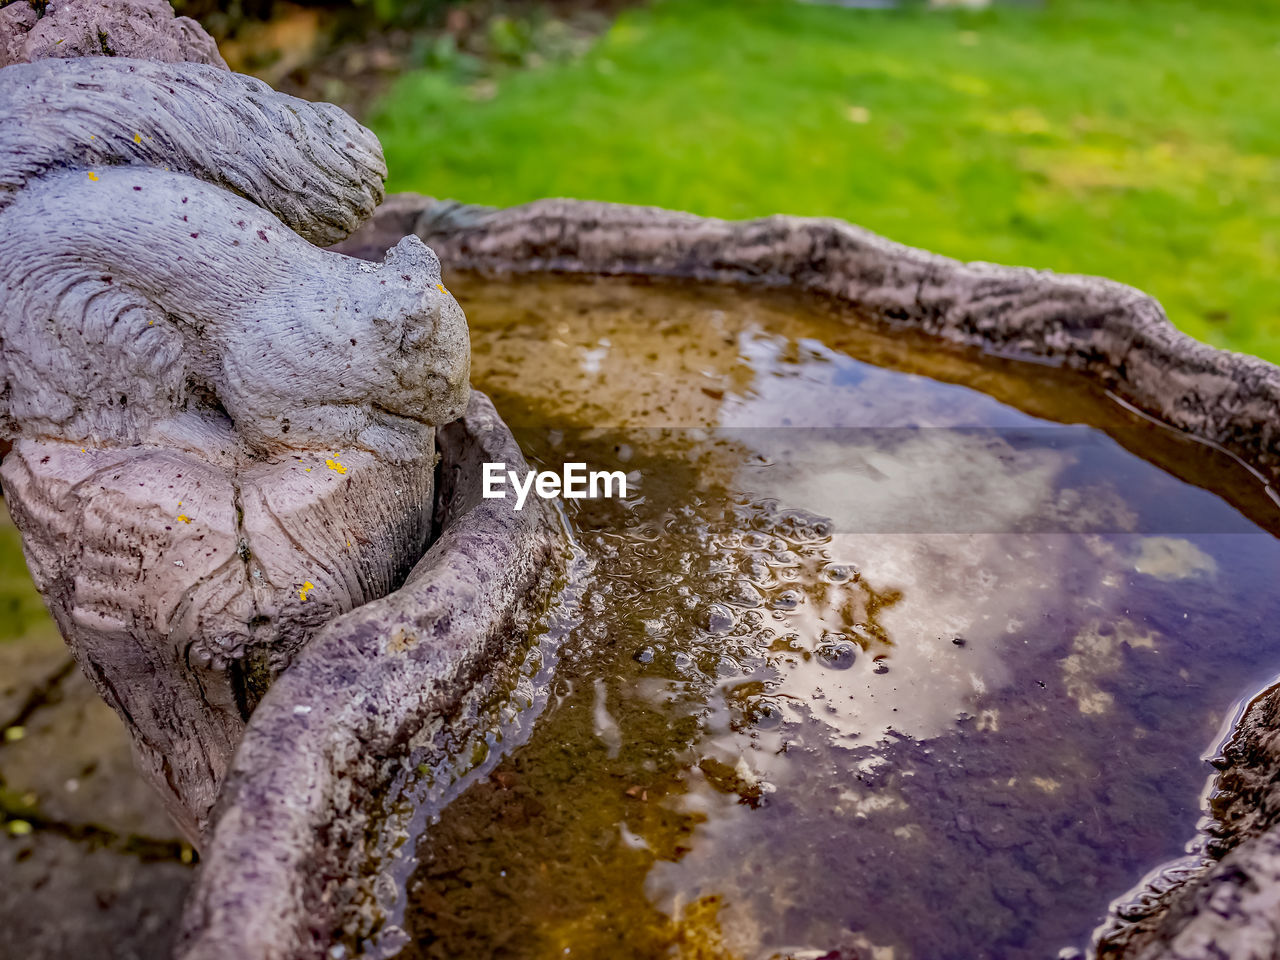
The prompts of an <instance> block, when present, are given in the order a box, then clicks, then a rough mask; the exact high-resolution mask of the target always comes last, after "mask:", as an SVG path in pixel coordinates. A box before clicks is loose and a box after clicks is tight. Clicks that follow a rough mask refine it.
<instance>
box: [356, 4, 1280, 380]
mask: <svg viewBox="0 0 1280 960" xmlns="http://www.w3.org/2000/svg"><path fill="white" fill-rule="evenodd" d="M369 122H370V123H371V125H372V126H373V128H374V129H375V131H376V132H377V133H378V135H379V136H380V137H381V138H382V142H383V144H384V146H385V148H386V152H387V160H388V164H389V166H390V169H391V183H390V187H391V189H393V190H417V191H421V192H424V193H431V194H434V195H436V196H446V197H455V198H457V199H460V200H466V201H471V202H476V203H489V204H499V205H506V204H514V203H521V202H524V201H528V200H532V199H536V198H538V197H546V196H572V197H582V198H590V199H600V200H613V201H622V202H628V203H648V204H658V205H661V206H665V207H672V208H678V209H683V210H691V211H693V212H696V213H701V214H707V215H713V216H720V217H729V218H742V217H753V216H760V215H765V214H771V213H793V214H804V215H821V216H836V217H842V218H845V219H848V220H851V221H853V222H855V223H858V224H861V225H863V226H865V227H869V228H871V229H873V230H875V231H877V232H879V233H882V234H885V235H886V236H888V237H891V238H893V239H895V240H900V241H903V242H905V243H910V244H913V245H917V246H921V247H926V248H928V249H931V250H935V251H937V252H940V253H945V254H948V255H951V256H954V257H960V258H963V259H981V260H993V261H999V262H1004V263H1018V264H1027V265H1031V266H1036V267H1049V268H1053V269H1056V270H1061V271H1068V272H1081V273H1097V274H1104V275H1107V276H1110V277H1114V278H1116V279H1118V280H1122V281H1125V282H1127V283H1131V284H1133V285H1135V286H1137V287H1141V288H1142V289H1144V290H1146V291H1148V292H1150V293H1152V294H1154V295H1155V296H1157V297H1158V298H1159V299H1160V300H1161V301H1162V302H1163V303H1164V305H1165V308H1166V309H1167V310H1168V312H1169V315H1170V317H1171V319H1172V320H1173V321H1174V322H1175V323H1176V324H1178V325H1179V326H1180V327H1181V328H1182V329H1184V330H1186V331H1187V332H1188V333H1190V334H1192V335H1193V336H1196V337H1199V338H1201V339H1204V340H1207V341H1209V342H1211V343H1214V344H1217V345H1219V346H1227V347H1230V348H1232V349H1236V350H1242V351H1248V352H1253V353H1257V354H1260V355H1262V356H1264V357H1267V358H1268V359H1270V360H1273V361H1280V4H1277V3H1275V2H1274V0H1268V2H1261V0H1255V2H1245V0H1220V2H1203V3H1190V2H1176V0H1169V2H1154V0H1047V2H1046V3H1045V4H1044V5H1043V6H1005V7H995V8H991V9H988V10H986V11H981V12H953V11H937V10H927V9H923V8H920V7H916V8H911V9H906V10H901V11H866V10H849V9H841V8H834V7H821V6H811V5H805V4H801V3H797V2H792V0H733V2H729V0H657V2H655V3H653V4H652V6H649V7H643V8H640V9H636V10H633V11H631V12H628V13H626V14H624V15H623V16H621V17H620V18H619V19H618V21H617V22H616V23H615V24H614V26H613V27H612V29H611V30H610V31H609V32H608V33H607V34H606V35H605V36H604V37H602V38H601V39H600V40H599V42H598V43H597V44H596V45H595V47H594V48H593V49H592V51H591V52H590V53H589V54H588V55H587V56H585V57H584V58H581V59H579V60H576V61H572V62H562V63H555V64H550V65H546V66H542V67H540V68H537V69H524V70H516V71H512V72H509V73H507V74H505V75H503V76H501V77H499V79H498V83H497V88H496V92H495V91H494V90H493V88H492V86H490V88H489V89H488V90H485V91H484V92H483V93H481V94H479V95H478V94H477V89H476V88H475V87H467V86H465V85H463V84H461V83H459V82H455V80H454V79H452V78H451V76H450V74H449V72H448V71H447V70H434V71H429V70H423V71H416V72H411V73H408V74H405V75H404V76H402V77H401V78H400V80H399V81H398V82H397V84H396V85H395V87H394V88H393V89H392V90H391V92H390V93H389V94H388V95H387V96H386V97H384V99H383V100H382V101H381V103H380V104H379V105H378V106H377V107H376V108H375V110H374V111H373V115H372V116H371V117H370V118H369Z"/></svg>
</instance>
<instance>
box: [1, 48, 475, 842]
mask: <svg viewBox="0 0 1280 960" xmlns="http://www.w3.org/2000/svg"><path fill="white" fill-rule="evenodd" d="M383 175H384V168H383V166H382V158H381V152H380V149H379V148H378V144H377V141H376V139H375V138H374V137H373V136H372V134H370V133H368V131H365V130H364V129H363V128H361V127H359V126H358V125H357V124H355V122H354V121H352V120H351V119H350V118H349V117H347V116H346V115H345V114H342V113H341V111H339V110H337V108H335V107H330V106H328V105H315V104H308V103H305V102H303V101H299V100H295V99H293V98H291V97H286V96H283V95H281V94H276V93H275V92H273V91H271V90H270V88H268V87H266V86H265V85H263V84H261V83H258V82H257V81H254V80H251V79H249V78H247V77H240V76H237V75H235V74H231V73H228V72H226V71H223V70H219V69H217V68H215V67H210V66H205V65H200V64H187V63H183V64H157V63H148V62H144V61H137V60H129V59H125V58H112V59H106V58H87V59H80V60H65V61H63V60H57V61H53V60H51V61H44V62H41V63H36V64H29V65H20V66H14V67H7V68H5V69H4V70H0V427H2V429H3V432H4V435H5V436H6V437H8V438H10V439H12V440H13V441H14V448H13V450H12V452H11V453H10V454H9V455H8V456H6V458H5V460H4V464H3V468H2V470H0V475H2V476H3V480H4V488H5V496H6V499H7V501H8V504H9V507H10V510H11V512H12V513H13V516H14V519H15V522H16V523H17V525H18V527H19V529H20V530H21V531H22V534H23V544H24V549H25V550H26V553H27V557H28V562H29V565H30V566H31V569H32V572H33V574H34V576H35V580H36V585H37V586H38V588H39V589H40V590H41V592H42V594H43V595H44V597H45V598H46V600H47V602H48V603H49V606H50V608H51V610H52V611H53V614H54V617H55V619H56V620H57V622H58V625H59V627H60V628H61V630H62V632H63V634H64V636H65V637H66V638H67V640H68V642H69V644H70V645H71V647H72V649H73V651H74V652H75V654H76V657H77V659H78V660H79V662H80V663H81V665H82V666H83V667H84V669H85V670H86V672H87V673H88V674H89V675H90V676H91V677H92V678H93V679H94V680H95V682H96V683H97V685H98V688H99V690H100V691H101V692H102V694H103V696H104V697H105V698H106V699H107V700H108V701H109V702H110V703H111V704H112V705H113V706H115V707H116V709H117V710H118V712H119V713H120V714H121V716H122V717H123V718H124V719H125V721H126V723H127V724H128V725H129V728H130V731H131V733H132V735H133V738H134V746H135V752H136V755H137V757H138V760H139V764H140V766H141V767H142V769H143V770H144V772H145V773H146V774H147V775H148V776H149V777H150V779H151V780H152V782H153V783H154V784H155V785H156V786H157V788H158V789H159V790H160V791H161V793H162V795H164V797H165V798H166V800H167V802H168V804H169V808H170V811H171V813H172V814H173V816H174V818H175V820H177V821H178V823H179V824H180V825H181V826H182V827H183V828H184V830H185V831H186V832H187V834H188V835H189V836H190V837H191V838H192V839H193V840H196V841H198V840H199V839H200V838H201V836H202V834H203V833H204V831H205V829H206V827H207V825H208V822H209V812H210V808H211V806H212V804H213V802H214V799H215V797H216V796H217V791H218V787H219V785H220V783H221V780H222V776H223V774H224V772H225V771H226V769H227V766H228V763H229V762H230V758H231V754H232V752H233V751H234V749H235V746H236V743H237V742H238V740H239V737H240V735H241V733H242V731H243V729H244V725H245V722H246V720H247V718H248V717H249V715H250V713H251V712H252V710H253V709H254V707H255V706H256V704H257V702H258V700H259V699H260V698H261V696H262V695H263V693H264V692H265V690H266V689H267V687H268V686H269V685H270V683H271V682H272V681H273V679H274V678H275V677H276V676H277V675H278V674H279V673H280V672H281V671H282V670H283V669H284V668H285V667H286V666H287V665H288V664H289V663H290V662H291V660H292V659H293V657H294V655H295V654H296V653H297V651H298V650H299V649H300V648H301V647H302V646H303V645H304V644H305V643H307V642H308V640H309V638H310V637H311V635H312V634H313V633H314V632H315V631H316V630H318V629H319V628H320V627H321V626H323V625H324V624H325V623H327V622H328V621H330V620H332V619H333V618H334V617H336V616H339V615H341V614H342V613H345V612H347V611H349V610H352V609H353V608H355V607H357V606H360V605H362V604H364V603H367V602H369V601H370V600H374V599H377V598H379V597H382V596H385V595H386V594H387V593H389V592H391V591H393V590H395V589H396V588H397V587H398V586H399V585H400V584H401V583H402V582H403V580H404V577H405V576H406V575H407V574H408V571H409V570H410V568H411V567H412V565H413V564H414V563H415V562H416V561H417V560H418V558H419V557H421V556H422V553H423V551H424V550H425V549H426V546H427V543H428V539H429V537H430V534H431V515H432V514H431V511H432V503H433V496H432V494H433V485H434V468H435V462H436V454H435V427H436V426H438V425H441V424H445V423H448V422H450V421H452V420H454V419H455V418H457V417H458V416H459V415H461V413H462V412H463V410H464V409H465V408H466V403H467V398H468V394H469V387H468V374H469V361H470V350H469V344H468V337H467V329H466V321H465V318H464V317H463V315H462V311H461V309H460V308H459V307H458V305H457V303H456V302H455V301H454V299H453V298H452V297H451V296H450V295H449V294H448V292H447V291H446V290H445V288H444V287H443V285H442V284H441V281H440V265H439V261H438V260H437V259H436V257H435V255H434V254H433V253H432V252H431V251H430V250H429V249H428V248H427V247H426V245H425V244H423V243H422V242H421V241H420V240H418V239H417V238H416V237H410V238H406V239H405V240H404V241H403V242H402V243H400V244H398V245H397V246H396V247H395V248H394V249H392V250H391V251H389V252H388V253H387V255H386V257H385V259H384V261H383V262H382V263H380V264H370V263H365V262H363V261H359V260H354V259H351V258H348V257H345V256H342V255H339V254H336V253H332V252H328V251H325V250H322V249H319V248H318V247H316V246H314V245H313V244H312V243H310V242H308V240H315V241H322V242H323V241H328V240H331V239H334V238H336V237H339V236H343V235H345V234H346V233H347V232H348V231H349V230H350V229H352V228H353V227H354V226H355V225H357V224H358V223H359V222H360V221H361V220H362V219H363V218H364V217H365V216H367V215H368V214H369V213H370V212H371V211H372V209H373V206H374V204H376V202H377V200H378V199H380V197H381V195H382V177H383ZM300 233H301V234H302V235H301V236H300V235H299V234H300Z"/></svg>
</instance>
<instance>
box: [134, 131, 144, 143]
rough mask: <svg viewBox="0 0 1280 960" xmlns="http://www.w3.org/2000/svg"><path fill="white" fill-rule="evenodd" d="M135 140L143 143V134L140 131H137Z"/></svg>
mask: <svg viewBox="0 0 1280 960" xmlns="http://www.w3.org/2000/svg"><path fill="white" fill-rule="evenodd" d="M133 142H134V143H141V142H142V134H140V133H135V134H134V135H133Z"/></svg>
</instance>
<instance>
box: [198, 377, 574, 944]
mask: <svg viewBox="0 0 1280 960" xmlns="http://www.w3.org/2000/svg"><path fill="white" fill-rule="evenodd" d="M439 442H440V453H441V464H440V485H439V489H438V491H437V501H436V504H437V508H436V518H435V526H436V528H437V530H438V536H437V537H436V538H435V539H434V541H433V542H432V544H431V547H430V549H429V550H428V551H427V552H426V555H425V556H424V557H423V558H422V559H421V560H420V561H419V562H418V564H417V565H416V566H415V567H414V569H413V572H412V573H411V574H410V575H409V577H408V579H407V580H406V582H405V584H404V586H403V587H401V588H400V589H399V590H397V591H395V592H394V593H391V594H390V595H389V596H386V597H383V598H382V599H380V600H375V601H373V602H371V603H368V604H365V605H364V606H362V607H360V608H359V609H357V610H353V611H352V612H350V613H347V614H345V615H344V616H341V617H338V618H337V619H335V620H333V621H332V622H330V623H329V624H328V625H327V626H325V627H324V628H323V629H322V630H320V631H319V632H318V633H317V634H316V636H315V637H314V638H313V639H312V641H311V642H310V643H309V644H308V645H307V646H306V647H305V648H304V649H303V650H302V651H300V653H299V654H298V656H297V658H296V659H295V661H294V663H293V665H292V666H291V667H290V668H289V669H288V670H287V671H286V672H285V673H284V674H282V675H281V676H280V677H279V679H277V680H276V682H275V684H274V685H273V686H272V687H271V689H270V690H269V691H268V692H267V694H266V696H265V697H264V698H263V701H262V703H261V704H260V705H259V706H258V709H257V711H256V712H255V713H254V715H253V719H252V722H251V723H250V724H249V726H248V728H247V729H246V730H245V733H244V738H243V740H242V742H241V744H240V748H239V750H238V751H237V752H236V755H235V761H234V764H233V766H232V769H231V771H230V773H229V774H228V776H227V778H226V781H225V783H224V785H223V788H222V795H221V797H220V798H219V801H218V807H217V810H216V823H215V826H214V828H213V831H212V836H211V838H210V840H209V842H208V844H207V847H206V850H205V854H204V858H205V859H204V864H203V866H202V868H201V872H200V878H199V881H198V884H197V887H196V889H195V891H194V893H193V895H192V898H191V900H190V901H189V903H188V906H187V911H186V918H185V923H184V933H183V940H182V944H181V947H180V949H179V951H178V954H179V956H181V957H184V958H190V960H197V958H198V960H215V958H217V960H224V958H225V960H240V958H243V957H247V956H252V957H256V958H262V960H267V958H285V957H320V956H322V955H323V954H324V952H325V950H326V948H327V947H328V944H329V938H330V936H331V933H332V930H333V929H334V927H335V925H336V924H337V923H338V921H339V918H340V917H341V915H342V914H341V911H342V909H343V908H344V907H345V906H347V904H348V903H349V901H350V898H351V896H352V894H353V892H354V890H355V889H356V887H357V886H358V883H359V882H360V880H359V875H360V873H361V871H362V869H363V868H365V867H366V866H367V863H366V861H367V859H368V858H369V857H370V855H371V851H370V850H369V849H368V848H367V846H366V844H367V842H368V841H369V840H370V839H371V837H372V835H373V833H374V831H372V830H371V829H370V826H371V823H372V822H373V819H372V818H373V817H374V816H375V815H376V814H377V813H378V811H379V810H380V809H381V806H382V800H381V798H382V796H383V793H384V791H385V790H386V788H387V785H388V784H389V783H391V782H392V780H393V779H394V778H396V777H397V776H398V775H402V774H403V769H404V767H405V765H406V761H408V760H409V758H410V757H411V756H413V755H414V750H415V749H417V750H419V751H421V750H427V751H428V752H429V751H430V750H431V746H432V740H431V736H430V734H431V731H432V730H433V728H436V729H439V730H441V731H443V733H445V734H447V735H448V737H449V738H450V739H452V740H454V741H455V742H457V741H458V740H461V739H462V738H463V736H464V735H465V733H466V729H465V727H466V719H465V717H464V712H465V711H464V707H465V706H466V705H467V704H468V703H469V702H474V700H473V698H474V697H475V696H476V695H477V691H480V690H483V689H484V688H485V686H486V684H490V683H493V682H494V679H495V677H498V676H501V675H502V674H503V669H504V666H505V667H511V666H512V665H513V664H514V663H515V662H517V661H518V660H519V656H518V654H519V653H520V652H522V651H523V650H524V649H525V644H526V642H527V639H528V629H529V626H530V624H531V622H532V618H533V617H534V615H536V613H537V604H539V603H540V602H545V597H546V595H547V593H548V589H549V587H550V584H551V580H552V579H553V578H554V577H555V576H557V575H558V574H559V572H560V570H561V568H562V566H563V563H562V562H561V561H562V559H563V531H562V530H561V528H560V525H559V521H558V518H557V515H556V514H555V513H554V512H553V511H552V510H551V509H549V508H548V507H547V506H546V505H545V504H544V503H543V502H542V501H541V500H536V499H531V500H530V501H529V502H528V503H527V504H526V505H525V509H524V510H523V511H520V512H516V511H515V510H514V509H513V506H512V503H511V502H510V501H506V500H484V499H481V497H480V489H481V482H480V479H481V472H482V464H483V463H485V462H502V463H506V464H507V465H508V467H509V469H513V470H516V471H519V472H521V473H523V471H525V470H527V469H528V465H527V463H526V462H525V460H524V457H523V456H522V454H521V453H520V448H519V446H518V445H517V444H516V442H515V439H514V438H513V437H512V436H511V433H510V432H509V431H508V429H507V427H506V425H505V424H504V423H503V422H502V419H501V417H499V416H498V414H497V412H496V411H495V410H494V409H493V405H492V404H491V403H490V402H489V400H488V398H486V397H484V396H483V395H481V394H473V396H472V399H471V405H470V407H469V409H468V411H467V414H466V416H465V417H464V418H463V419H462V420H460V421H458V422H457V423H454V424H451V425H449V426H447V427H444V428H442V429H441V430H440V431H439ZM414 762H416V761H414ZM375 866H376V865H375ZM366 882H367V880H366Z"/></svg>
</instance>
